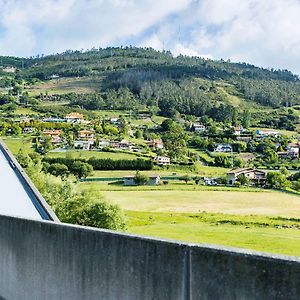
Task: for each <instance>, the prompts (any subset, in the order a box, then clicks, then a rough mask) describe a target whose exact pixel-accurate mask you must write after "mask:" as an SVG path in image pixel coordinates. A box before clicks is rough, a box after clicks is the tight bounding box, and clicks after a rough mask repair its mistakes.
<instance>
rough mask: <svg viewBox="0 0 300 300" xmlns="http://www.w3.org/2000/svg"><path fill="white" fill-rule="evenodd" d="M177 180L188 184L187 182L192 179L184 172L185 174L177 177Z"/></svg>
mask: <svg viewBox="0 0 300 300" xmlns="http://www.w3.org/2000/svg"><path fill="white" fill-rule="evenodd" d="M179 180H182V181H185V183H186V184H188V182H189V181H191V180H192V177H191V176H190V175H188V174H185V175H183V176H181V177H180V178H179Z"/></svg>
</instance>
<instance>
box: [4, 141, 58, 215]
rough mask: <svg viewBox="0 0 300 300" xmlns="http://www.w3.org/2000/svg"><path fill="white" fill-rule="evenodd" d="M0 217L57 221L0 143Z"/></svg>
mask: <svg viewBox="0 0 300 300" xmlns="http://www.w3.org/2000/svg"><path fill="white" fill-rule="evenodd" d="M0 215H10V216H15V217H24V218H29V219H37V220H55V221H58V220H57V218H56V216H55V215H54V213H53V212H52V210H51V209H50V208H49V207H48V205H47V203H46V202H45V200H44V199H43V198H42V197H41V196H40V194H39V193H38V191H37V190H36V189H35V187H34V186H33V185H32V183H31V182H30V180H29V178H28V177H27V176H26V174H24V171H23V170H22V169H21V167H20V166H19V164H18V163H17V162H16V160H15V159H14V158H13V156H12V155H11V153H9V151H8V150H7V149H6V148H5V145H4V144H3V143H2V142H1V144H0Z"/></svg>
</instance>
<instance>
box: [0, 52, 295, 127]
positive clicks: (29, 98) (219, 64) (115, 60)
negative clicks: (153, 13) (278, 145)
mask: <svg viewBox="0 0 300 300" xmlns="http://www.w3.org/2000/svg"><path fill="white" fill-rule="evenodd" d="M0 64H1V65H2V67H1V68H0V76H1V77H0V89H1V88H2V90H3V91H4V92H5V91H7V90H9V89H12V91H11V92H10V94H11V95H18V96H20V93H23V95H22V97H20V99H19V100H20V101H19V102H20V103H23V104H35V103H36V101H59V102H61V103H69V104H68V106H71V107H80V108H83V109H87V110H133V111H141V110H147V111H149V112H151V114H159V115H161V116H165V117H174V116H176V114H178V113H179V114H183V115H194V116H197V117H201V116H210V117H211V118H213V119H215V120H216V121H222V122H225V123H226V122H231V121H232V119H235V118H237V119H241V118H242V114H243V112H244V111H245V110H250V111H251V113H253V116H254V119H255V121H254V123H255V124H256V125H260V126H261V127H269V126H273V127H278V128H279V129H288V130H290V129H295V128H296V127H297V124H296V123H297V122H294V121H295V118H297V116H298V110H297V108H298V107H297V105H300V81H299V78H298V76H296V75H294V74H292V73H291V72H290V71H287V70H273V69H271V70H268V69H263V68H259V67H255V66H253V65H250V64H246V63H231V62H230V61H224V60H220V61H213V60H207V59H203V58H198V57H186V56H178V57H173V56H172V54H171V53H170V52H165V51H164V52H159V51H156V50H153V49H151V48H146V49H144V48H131V47H126V48H106V49H92V50H89V51H86V52H80V51H66V52H64V53H61V54H55V55H49V56H45V57H44V56H39V57H34V58H33V57H32V58H16V57H0ZM11 67H14V68H15V70H14V69H13V70H9V68H11ZM0 91H1V90H0ZM24 93H25V95H24ZM1 98H2V100H1V99H0V100H1V101H0V104H7V103H9V102H10V100H9V99H7V97H6V98H5V97H4V99H3V95H2V96H1ZM286 106H287V107H293V108H295V110H293V113H294V115H295V116H293V118H292V119H293V120H290V121H291V122H288V123H289V124H288V125H287V126H285V125H284V126H281V125H280V126H279V125H278V124H280V123H282V122H281V121H280V118H282V117H287V118H289V115H290V113H289V114H287V112H286V111H282V108H284V107H286ZM270 108H272V109H274V108H275V109H277V110H275V111H270V110H269V109H270ZM278 109H279V110H278ZM270 114H271V116H270ZM272 114H275V115H272ZM270 119H272V120H273V121H272V124H268V122H269V120H270ZM233 123H235V122H233ZM258 123H259V124H258ZM291 123H295V124H294V125H293V126H292V127H293V128H291ZM281 127H282V128H281Z"/></svg>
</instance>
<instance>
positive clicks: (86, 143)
mask: <svg viewBox="0 0 300 300" xmlns="http://www.w3.org/2000/svg"><path fill="white" fill-rule="evenodd" d="M94 142H95V141H94V140H93V139H91V140H76V141H74V148H75V149H80V150H91V148H92V146H93V145H94Z"/></svg>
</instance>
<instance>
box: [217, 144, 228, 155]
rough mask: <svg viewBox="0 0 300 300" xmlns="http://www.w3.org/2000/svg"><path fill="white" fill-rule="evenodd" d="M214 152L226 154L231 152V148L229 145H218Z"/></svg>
mask: <svg viewBox="0 0 300 300" xmlns="http://www.w3.org/2000/svg"><path fill="white" fill-rule="evenodd" d="M214 151H215V152H221V153H227V152H232V146H231V145H229V144H219V145H217V147H216V148H215V150H214Z"/></svg>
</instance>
